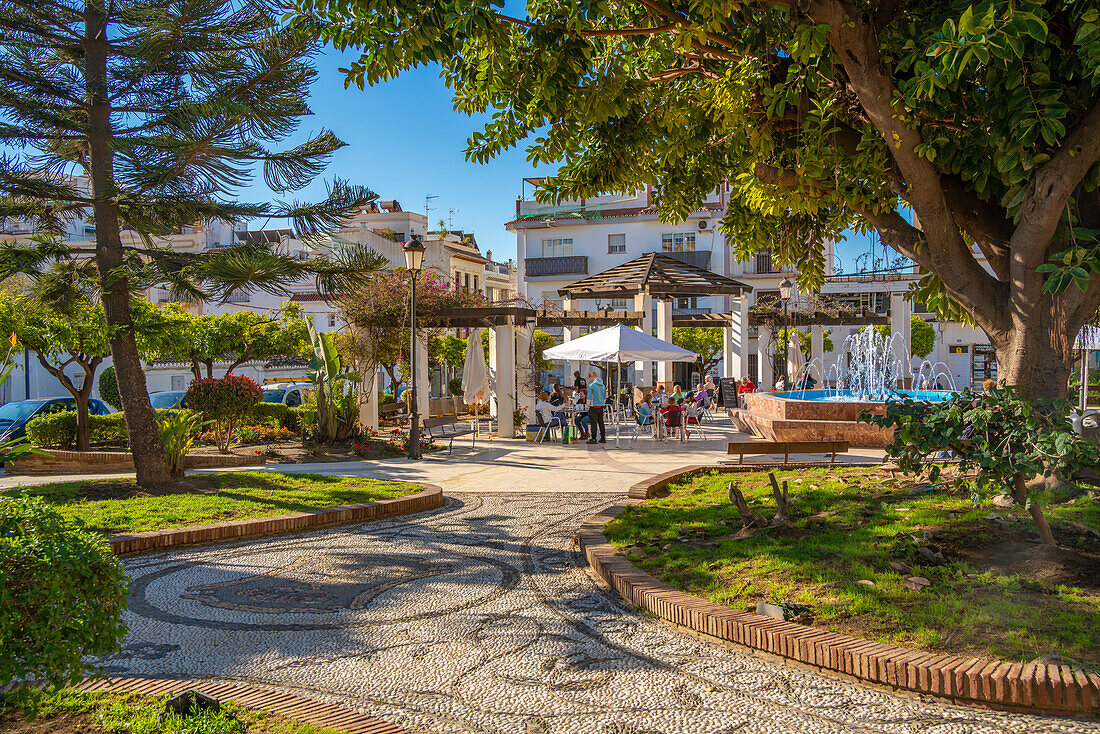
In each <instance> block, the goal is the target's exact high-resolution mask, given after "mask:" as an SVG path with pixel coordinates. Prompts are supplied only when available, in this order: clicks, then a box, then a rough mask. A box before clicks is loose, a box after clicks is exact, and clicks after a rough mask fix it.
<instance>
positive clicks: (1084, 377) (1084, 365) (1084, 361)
mask: <svg viewBox="0 0 1100 734" xmlns="http://www.w3.org/2000/svg"><path fill="white" fill-rule="evenodd" d="M1088 407H1089V350H1087V349H1082V350H1081V414H1082V415H1084V413H1085V411H1086V410H1088Z"/></svg>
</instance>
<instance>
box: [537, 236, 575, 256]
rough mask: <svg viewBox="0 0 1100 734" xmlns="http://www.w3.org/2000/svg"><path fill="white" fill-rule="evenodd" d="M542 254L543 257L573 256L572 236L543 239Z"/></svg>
mask: <svg viewBox="0 0 1100 734" xmlns="http://www.w3.org/2000/svg"><path fill="white" fill-rule="evenodd" d="M542 256H543V257H572V256H573V238H572V237H565V238H559V239H551V240H543V241H542Z"/></svg>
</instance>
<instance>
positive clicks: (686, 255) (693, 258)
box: [658, 250, 710, 270]
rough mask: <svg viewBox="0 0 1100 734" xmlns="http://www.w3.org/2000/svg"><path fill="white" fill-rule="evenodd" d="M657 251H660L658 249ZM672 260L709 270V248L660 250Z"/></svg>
mask: <svg viewBox="0 0 1100 734" xmlns="http://www.w3.org/2000/svg"><path fill="white" fill-rule="evenodd" d="M658 252H660V251H659V250H658ZM661 254H662V255H668V256H669V257H671V258H672V259H674V260H679V261H680V262H682V263H684V264H686V265H692V266H694V267H697V268H701V269H703V270H710V250H688V251H686V252H661Z"/></svg>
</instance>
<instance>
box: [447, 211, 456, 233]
mask: <svg viewBox="0 0 1100 734" xmlns="http://www.w3.org/2000/svg"><path fill="white" fill-rule="evenodd" d="M455 214H458V209H452V210H451V211H450V212H449V213H448V215H447V229H453V228H454V226H455Z"/></svg>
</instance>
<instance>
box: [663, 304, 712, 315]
mask: <svg viewBox="0 0 1100 734" xmlns="http://www.w3.org/2000/svg"><path fill="white" fill-rule="evenodd" d="M708 313H710V309H709V308H676V307H675V306H674V307H673V308H672V315H673V316H702V315H704V314H708Z"/></svg>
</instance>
